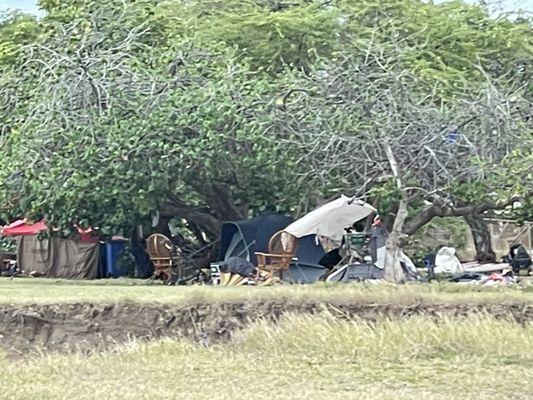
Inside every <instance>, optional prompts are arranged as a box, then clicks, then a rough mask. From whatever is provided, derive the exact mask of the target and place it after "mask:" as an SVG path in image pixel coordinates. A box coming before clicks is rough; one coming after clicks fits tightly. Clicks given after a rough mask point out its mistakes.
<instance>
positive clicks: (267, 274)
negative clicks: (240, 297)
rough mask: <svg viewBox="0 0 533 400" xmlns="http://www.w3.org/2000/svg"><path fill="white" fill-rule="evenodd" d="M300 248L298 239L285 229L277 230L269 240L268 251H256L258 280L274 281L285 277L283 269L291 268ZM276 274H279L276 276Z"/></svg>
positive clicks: (268, 282)
mask: <svg viewBox="0 0 533 400" xmlns="http://www.w3.org/2000/svg"><path fill="white" fill-rule="evenodd" d="M297 249H298V239H297V238H296V237H294V236H292V235H291V234H290V233H287V232H285V231H279V232H276V233H275V234H274V235H273V236H272V237H271V238H270V241H269V242H268V253H259V252H256V253H255V256H256V258H257V277H256V280H257V281H258V282H260V281H262V282H264V284H270V283H273V282H274V280H275V279H276V278H279V280H280V281H281V280H282V279H283V271H286V270H288V269H289V266H290V264H291V260H292V259H293V257H294V255H295V254H296V250H297ZM276 274H278V275H279V276H278V277H276Z"/></svg>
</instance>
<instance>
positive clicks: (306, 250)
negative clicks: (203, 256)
mask: <svg viewBox="0 0 533 400" xmlns="http://www.w3.org/2000/svg"><path fill="white" fill-rule="evenodd" d="M291 222H292V219H291V218H290V217H287V216H284V215H275V214H274V215H266V216H262V217H256V218H252V219H248V220H242V221H231V222H226V223H225V224H224V225H223V226H222V230H221V234H220V252H219V260H220V261H226V260H227V259H229V258H230V257H240V258H244V259H246V260H248V261H250V262H251V263H252V264H254V265H257V259H256V257H255V254H254V253H255V252H267V251H268V241H269V240H270V238H271V237H272V235H274V233H276V232H278V231H281V230H283V229H284V228H286V227H287V225H289V224H290V223H291ZM323 255H324V250H323V249H322V246H321V245H320V244H319V243H318V241H317V240H316V236H315V235H308V236H304V237H302V238H300V239H299V241H298V251H297V253H296V258H297V261H295V262H293V263H292V264H291V267H290V270H289V272H290V273H289V274H286V278H285V279H287V280H290V281H293V282H302V283H309V282H315V281H317V280H318V278H320V277H321V276H322V275H323V274H324V272H326V269H325V268H324V267H322V266H320V265H318V261H319V260H320V258H321V257H322V256H323Z"/></svg>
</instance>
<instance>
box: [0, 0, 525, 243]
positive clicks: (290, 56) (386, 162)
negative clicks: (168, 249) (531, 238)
mask: <svg viewBox="0 0 533 400" xmlns="http://www.w3.org/2000/svg"><path fill="white" fill-rule="evenodd" d="M41 5H42V6H43V7H44V9H45V10H46V16H45V17H44V18H43V19H42V20H41V21H40V22H39V23H38V24H37V25H36V23H35V21H33V20H31V21H29V20H28V21H27V23H28V24H29V25H28V27H31V29H29V28H28V29H26V28H24V29H25V30H24V32H27V35H26V36H24V37H25V38H26V39H25V40H24V41H22V42H17V41H16V40H15V35H14V34H8V35H7V36H8V37H11V38H8V39H7V40H6V39H2V40H4V42H2V43H8V44H9V46H10V47H9V48H10V49H14V50H10V51H11V52H10V53H9V54H16V57H7V58H4V59H0V68H1V69H2V75H1V78H0V79H1V80H2V85H1V88H0V132H1V139H0V140H1V142H2V146H1V150H0V151H1V152H2V156H1V157H0V182H1V183H0V211H1V212H2V215H3V216H4V218H6V219H9V218H12V217H16V216H21V215H24V216H30V217H31V216H34V217H46V218H47V219H48V220H49V221H51V222H53V223H54V224H58V225H61V226H62V227H65V228H66V227H68V226H71V223H72V222H78V223H80V224H82V225H89V224H91V225H97V226H99V227H100V228H101V229H102V231H103V232H104V233H108V234H110V233H112V232H114V231H116V230H118V229H120V228H130V227H131V226H133V225H135V224H137V223H138V222H139V221H142V220H145V219H146V218H149V216H150V215H151V214H152V213H153V212H154V211H156V210H159V211H160V213H161V215H162V216H163V217H164V218H170V217H178V218H180V219H181V220H183V221H185V226H186V227H188V228H189V229H190V231H191V232H192V233H193V234H194V235H195V236H196V238H197V239H198V241H203V240H204V239H205V236H206V235H207V237H208V238H214V237H215V236H216V235H217V232H218V229H219V227H220V223H221V222H222V221H223V220H226V219H233V218H243V217H246V216H248V215H251V214H258V213H261V212H264V211H266V210H270V211H283V212H295V211H297V210H304V209H306V208H309V207H313V206H314V205H315V204H316V201H317V199H320V198H327V197H330V196H332V195H334V194H336V193H338V192H341V191H345V192H351V193H353V192H356V193H358V194H360V195H366V196H367V197H368V198H369V199H371V200H372V201H374V202H375V203H376V205H377V206H378V207H379V208H380V209H381V210H382V212H384V213H385V214H387V213H390V215H391V216H392V217H393V219H394V217H395V216H397V215H398V214H401V213H397V211H398V208H399V207H400V208H402V207H403V208H405V210H403V211H405V214H406V215H405V218H404V219H405V221H403V222H402V224H401V225H402V226H401V227H400V231H403V232H404V233H412V232H414V231H416V229H418V228H419V227H420V226H422V225H423V224H424V223H426V222H427V221H429V220H430V219H431V218H432V217H433V216H439V215H440V216H443V215H444V216H445V215H460V216H462V214H461V213H465V214H467V213H470V214H480V213H483V212H484V211H486V210H488V209H491V208H501V207H503V206H504V205H506V204H512V201H513V200H515V197H516V198H519V197H520V198H522V202H523V204H525V203H524V201H523V198H524V194H526V193H528V190H530V189H531V171H530V169H529V168H525V167H524V158H527V157H531V152H530V151H528V150H530V149H531V121H532V120H533V117H532V116H531V104H530V102H531V94H532V86H531V79H530V68H531V59H532V54H533V52H532V49H533V45H532V41H533V35H531V33H532V32H531V23H530V21H529V20H527V19H525V18H521V19H514V20H510V19H504V18H502V19H494V18H489V17H488V14H487V12H486V10H484V9H483V8H480V7H477V6H469V5H465V4H462V3H459V2H454V3H447V4H444V5H434V4H432V3H427V2H421V1H418V0H407V1H405V0H395V1H384V0H362V1H357V2H355V1H347V0H344V1H343V0H338V1H311V0H307V1H304V0H297V1H294V0H291V1H283V0H279V1H270V0H247V1H236V0H224V1H222V0H209V1H196V0H193V1H153V0H140V1H139V0H137V1H133V0H124V1H113V2H107V1H103V0H90V1H81V0H68V1H56V0H42V1H41ZM20 21H21V20H13V21H12V22H10V23H9V24H7V25H6V24H4V25H0V29H4V28H3V27H4V26H7V27H12V26H14V25H13V23H15V22H16V23H20ZM23 21H26V20H23ZM24 23H26V22H24ZM9 29H11V28H9ZM17 31H18V30H17ZM17 37H19V36H17ZM2 43H0V46H1V45H2ZM12 43H18V44H17V46H14V45H13V44H12ZM21 45H24V46H23V47H21ZM0 48H1V47H0ZM13 51H15V53H13ZM2 60H3V61H2ZM468 207H470V208H468ZM409 210H417V213H416V214H415V213H413V212H410V211H409ZM414 215H415V216H417V218H412V217H413V216H414ZM391 226H392V223H391ZM397 228H398V226H397Z"/></svg>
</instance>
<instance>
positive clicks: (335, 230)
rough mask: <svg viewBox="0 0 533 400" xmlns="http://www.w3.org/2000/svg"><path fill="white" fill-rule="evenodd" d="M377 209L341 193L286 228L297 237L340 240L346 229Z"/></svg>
mask: <svg viewBox="0 0 533 400" xmlns="http://www.w3.org/2000/svg"><path fill="white" fill-rule="evenodd" d="M375 211H376V209H375V208H374V207H372V206H371V205H369V204H367V203H365V202H364V201H361V200H358V199H356V198H354V197H348V196H345V195H341V197H339V198H338V199H337V200H334V201H332V202H329V203H327V204H324V205H323V206H321V207H319V208H317V209H316V210H313V211H311V212H310V213H309V214H306V215H304V216H303V217H302V218H300V219H299V220H297V221H295V222H293V223H292V224H290V225H289V226H288V227H286V228H285V229H284V230H285V232H287V233H290V234H291V235H293V236H296V237H298V238H299V237H302V236H307V235H318V236H325V237H328V238H331V239H333V240H337V241H340V240H342V236H343V235H344V233H345V229H346V228H349V227H351V226H352V225H353V224H354V223H355V222H357V221H360V220H362V219H364V218H366V217H368V216H369V215H370V214H372V213H373V212H375Z"/></svg>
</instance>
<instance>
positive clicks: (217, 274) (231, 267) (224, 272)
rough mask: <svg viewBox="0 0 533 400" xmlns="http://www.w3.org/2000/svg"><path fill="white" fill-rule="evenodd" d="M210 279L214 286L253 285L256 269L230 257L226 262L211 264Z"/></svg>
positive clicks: (248, 263) (239, 258)
mask: <svg viewBox="0 0 533 400" xmlns="http://www.w3.org/2000/svg"><path fill="white" fill-rule="evenodd" d="M211 277H212V280H213V284H214V285H220V286H234V285H255V281H256V268H255V266H254V265H253V264H252V263H251V262H250V261H248V260H246V259H244V258H241V257H230V258H228V259H227V260H226V261H223V262H220V263H213V264H211Z"/></svg>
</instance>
